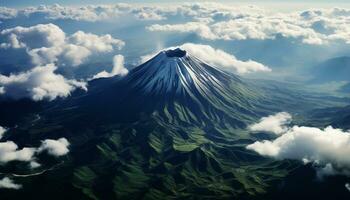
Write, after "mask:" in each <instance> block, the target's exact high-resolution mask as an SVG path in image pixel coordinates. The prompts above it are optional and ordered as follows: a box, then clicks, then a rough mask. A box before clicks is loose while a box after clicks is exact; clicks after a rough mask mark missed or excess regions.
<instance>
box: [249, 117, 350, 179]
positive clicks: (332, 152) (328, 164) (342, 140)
mask: <svg viewBox="0 0 350 200" xmlns="http://www.w3.org/2000/svg"><path fill="white" fill-rule="evenodd" d="M286 116H287V115H286ZM275 126H276V125H275ZM277 126H278V125H277ZM283 126H284V124H283V123H282V124H281V127H279V128H281V129H279V128H278V129H277V130H278V131H280V130H282V133H280V134H281V135H280V136H279V137H277V138H276V139H274V140H271V141H269V140H264V141H257V142H255V143H253V144H250V145H248V146H247V149H250V150H253V151H255V152H257V153H259V154H260V155H263V156H269V157H274V158H276V159H296V160H300V161H303V162H304V163H310V162H311V163H313V165H315V167H316V168H317V169H318V170H319V171H318V175H319V176H324V175H334V174H345V175H350V171H349V170H350V158H349V157H348V156H347V155H349V153H350V132H349V131H344V130H341V129H336V128H333V127H331V126H329V127H327V128H324V129H320V128H315V127H307V126H293V127H289V128H284V127H283Z"/></svg>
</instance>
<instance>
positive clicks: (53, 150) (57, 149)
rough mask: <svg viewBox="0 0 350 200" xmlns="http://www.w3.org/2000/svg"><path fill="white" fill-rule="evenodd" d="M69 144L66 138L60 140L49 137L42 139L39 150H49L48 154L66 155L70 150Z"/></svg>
mask: <svg viewBox="0 0 350 200" xmlns="http://www.w3.org/2000/svg"><path fill="white" fill-rule="evenodd" d="M68 146H69V142H68V140H67V139H66V138H60V139H58V140H51V139H47V140H44V141H42V143H41V146H40V147H39V148H38V152H43V151H47V152H48V154H50V155H53V156H56V157H58V156H63V155H66V154H67V153H68V152H69V149H68Z"/></svg>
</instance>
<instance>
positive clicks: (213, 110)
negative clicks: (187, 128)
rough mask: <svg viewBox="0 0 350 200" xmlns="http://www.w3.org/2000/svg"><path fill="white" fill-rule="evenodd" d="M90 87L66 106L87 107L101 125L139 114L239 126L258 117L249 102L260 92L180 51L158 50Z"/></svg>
mask: <svg viewBox="0 0 350 200" xmlns="http://www.w3.org/2000/svg"><path fill="white" fill-rule="evenodd" d="M90 85H91V86H90V88H91V89H90V92H89V93H87V94H81V95H76V96H75V97H74V98H72V99H71V100H69V101H66V102H65V104H66V105H65V106H70V107H78V109H84V110H86V109H89V110H90V111H93V112H91V113H93V114H94V115H99V116H100V117H102V118H101V120H102V119H103V123H104V122H106V120H110V119H112V120H114V121H133V120H136V119H137V118H138V117H139V114H140V113H144V114H146V115H150V114H153V115H157V116H159V117H160V118H161V119H163V120H165V121H166V122H171V123H177V124H181V123H189V124H196V125H200V126H203V125H205V124H207V123H209V124H210V123H222V124H225V123H226V124H230V126H232V127H236V128H244V127H245V126H246V123H247V122H249V121H251V120H252V119H253V118H254V117H257V116H258V115H257V113H258V112H259V106H258V105H257V104H256V103H254V102H256V100H257V99H258V98H259V96H261V95H262V94H260V92H259V91H258V90H252V89H251V88H250V87H249V86H248V85H247V84H245V83H243V82H242V81H241V80H240V79H239V78H238V77H237V76H235V75H233V74H229V73H227V72H224V71H221V70H219V69H217V68H215V67H211V66H209V65H207V64H206V63H204V62H202V61H201V60H199V59H198V58H195V57H193V56H191V55H187V54H186V52H185V51H182V50H180V49H175V50H167V51H162V52H160V53H159V54H158V55H156V56H155V57H154V58H152V59H151V60H149V61H148V62H146V63H144V64H142V65H140V66H139V67H137V68H135V69H133V70H131V71H130V72H129V74H128V75H127V76H125V77H115V78H114V79H113V80H109V79H102V80H96V81H94V82H93V83H91V84H90ZM252 108H254V109H255V111H254V112H252ZM60 109H61V108H60ZM233 113H234V115H233Z"/></svg>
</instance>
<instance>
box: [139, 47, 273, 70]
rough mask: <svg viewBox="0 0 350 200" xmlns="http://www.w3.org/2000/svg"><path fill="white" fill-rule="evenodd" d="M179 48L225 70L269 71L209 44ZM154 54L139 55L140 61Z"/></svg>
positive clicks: (262, 66) (256, 63) (265, 67)
mask: <svg viewBox="0 0 350 200" xmlns="http://www.w3.org/2000/svg"><path fill="white" fill-rule="evenodd" d="M178 47H179V48H181V49H184V50H186V51H187V52H188V53H189V54H190V55H192V56H195V57H198V58H199V59H201V60H202V61H204V62H206V63H208V64H210V65H214V66H217V67H220V68H223V69H226V70H231V71H235V72H237V73H239V74H245V73H251V72H259V71H262V72H268V71H271V69H270V68H268V67H267V66H265V65H263V64H261V63H258V62H255V61H252V60H248V61H241V60H238V59H237V58H236V57H235V56H234V55H232V54H229V53H227V52H225V51H223V50H220V49H215V48H213V47H211V46H209V45H202V44H193V43H185V44H183V45H180V46H178ZM178 47H170V48H167V49H173V48H178ZM154 55H155V54H149V55H145V56H142V57H141V62H142V63H143V62H146V61H147V60H149V59H150V58H151V57H153V56H154Z"/></svg>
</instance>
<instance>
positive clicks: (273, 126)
mask: <svg viewBox="0 0 350 200" xmlns="http://www.w3.org/2000/svg"><path fill="white" fill-rule="evenodd" d="M291 119H292V116H291V115H290V114H289V113H286V112H280V113H277V114H275V115H270V116H268V117H263V118H261V119H260V121H259V122H258V123H256V124H252V125H250V126H249V129H250V130H252V131H263V132H271V133H274V134H276V135H279V134H282V133H285V132H286V131H287V130H288V128H287V127H286V125H287V124H288V123H289V122H290V121H291Z"/></svg>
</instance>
